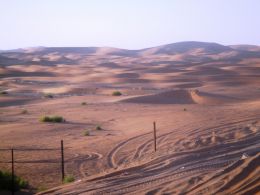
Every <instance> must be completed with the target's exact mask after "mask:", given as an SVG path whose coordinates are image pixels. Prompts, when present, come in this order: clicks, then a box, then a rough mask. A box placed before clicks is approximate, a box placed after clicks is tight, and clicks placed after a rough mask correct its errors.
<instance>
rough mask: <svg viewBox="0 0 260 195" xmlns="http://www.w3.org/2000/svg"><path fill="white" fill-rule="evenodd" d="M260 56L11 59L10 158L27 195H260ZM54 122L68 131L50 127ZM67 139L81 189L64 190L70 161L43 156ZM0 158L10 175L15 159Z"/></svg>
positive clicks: (72, 53) (0, 71)
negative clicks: (47, 118)
mask: <svg viewBox="0 0 260 195" xmlns="http://www.w3.org/2000/svg"><path fill="white" fill-rule="evenodd" d="M259 51H260V50H259V47H257V46H252V47H250V46H232V47H228V46H221V45H218V44H213V43H196V42H187V43H178V44H171V45H166V46H160V47H156V48H150V49H144V50H137V51H131V50H121V49H113V48H36V49H27V50H23V51H19V52H14V51H9V52H2V53H0V63H1V67H0V76H1V80H0V89H1V93H2V91H6V92H7V94H1V95H0V139H1V142H0V149H1V148H11V147H14V148H15V149H17V150H15V160H16V163H15V170H16V174H17V175H19V176H21V177H23V178H25V179H26V180H28V181H29V182H30V185H31V187H30V190H29V192H24V193H25V194H26V193H29V194H30V193H32V192H33V193H35V192H37V191H43V190H46V189H48V190H47V191H44V192H42V194H147V195H152V194H257V193H259V189H260V178H259V175H260V170H259V164H260V162H259V152H260V145H259V144H260V143H259V140H260V88H259V86H260V52H259ZM114 91H120V92H121V93H122V96H112V95H111V94H112V93H113V92H114ZM83 102H86V105H84V104H83ZM44 115H60V116H62V117H64V118H65V119H66V121H65V122H63V123H43V122H40V121H39V119H40V118H41V117H42V116H44ZM153 121H156V124H157V151H156V152H155V151H154V145H153V144H154V142H153V133H152V132H153ZM96 126H100V127H101V128H102V130H96ZM86 131H88V132H89V134H90V135H89V136H84V134H85V132H86ZM61 139H63V140H64V145H65V173H66V175H72V176H73V177H74V178H75V180H76V181H75V182H72V183H71V184H66V185H61V172H60V163H59V161H60V151H59V150H47V151H45V150H44V151H43V150H40V149H41V148H56V149H59V147H60V140H61ZM26 149H30V150H26ZM32 149H33V150H32ZM25 150H26V151H25ZM0 157H1V159H0V161H1V163H0V169H8V170H10V164H8V163H2V162H6V161H10V150H0ZM57 162H58V163H57ZM1 193H2V194H4V193H6V194H8V193H7V192H1ZM21 194H22V193H21Z"/></svg>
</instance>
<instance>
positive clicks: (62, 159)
mask: <svg viewBox="0 0 260 195" xmlns="http://www.w3.org/2000/svg"><path fill="white" fill-rule="evenodd" d="M64 177H65V172H64V147H63V140H61V179H62V182H63V181H64Z"/></svg>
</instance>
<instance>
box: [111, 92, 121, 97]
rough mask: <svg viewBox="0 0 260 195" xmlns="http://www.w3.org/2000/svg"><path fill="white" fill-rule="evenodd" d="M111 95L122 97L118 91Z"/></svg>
mask: <svg viewBox="0 0 260 195" xmlns="http://www.w3.org/2000/svg"><path fill="white" fill-rule="evenodd" d="M112 95H113V96H120V95H122V93H121V92H120V91H114V92H113V93H112Z"/></svg>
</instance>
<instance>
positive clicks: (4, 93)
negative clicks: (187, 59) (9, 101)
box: [0, 91, 8, 95]
mask: <svg viewBox="0 0 260 195" xmlns="http://www.w3.org/2000/svg"><path fill="white" fill-rule="evenodd" d="M7 94H8V92H7V91H0V95H7Z"/></svg>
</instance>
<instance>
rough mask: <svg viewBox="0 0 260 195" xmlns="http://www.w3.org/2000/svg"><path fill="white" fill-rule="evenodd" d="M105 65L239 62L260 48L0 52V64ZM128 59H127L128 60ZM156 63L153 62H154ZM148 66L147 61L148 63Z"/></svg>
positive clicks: (190, 44) (195, 45) (184, 45)
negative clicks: (115, 61)
mask: <svg viewBox="0 0 260 195" xmlns="http://www.w3.org/2000/svg"><path fill="white" fill-rule="evenodd" d="M93 57H94V58H96V59H100V61H101V63H102V64H104V63H107V62H108V61H109V60H111V57H113V58H116V57H121V58H125V60H127V61H129V59H130V58H131V59H132V60H134V61H136V60H138V59H140V58H143V57H144V58H146V57H152V58H150V59H154V60H155V59H160V60H162V58H164V60H166V61H169V60H171V61H178V62H183V63H187V62H195V63H198V62H210V61H212V60H213V61H214V60H231V61H239V60H241V59H243V58H258V57H260V47H259V46H253V45H232V46H224V45H221V44H218V43H207V42H196V41H187V42H178V43H172V44H167V45H161V46H157V47H152V48H145V49H140V50H127V49H119V48H111V47H32V48H19V49H14V50H7V51H1V52H0V65H14V64H40V65H55V64H67V65H69V64H73V65H74V64H79V63H82V62H85V61H86V60H87V61H88V60H89V59H90V58H93ZM127 58H129V59H127ZM155 61H156V60H155ZM149 63H150V62H149Z"/></svg>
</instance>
